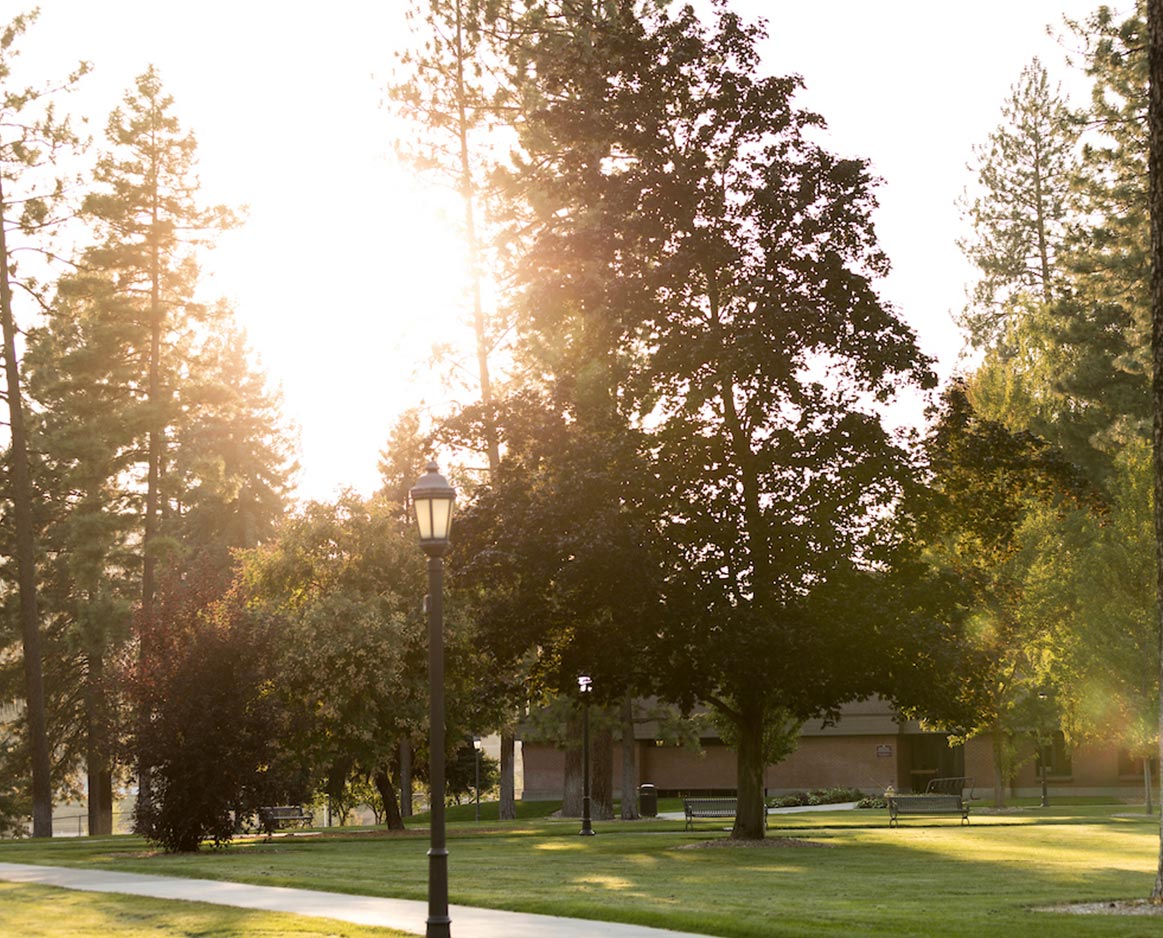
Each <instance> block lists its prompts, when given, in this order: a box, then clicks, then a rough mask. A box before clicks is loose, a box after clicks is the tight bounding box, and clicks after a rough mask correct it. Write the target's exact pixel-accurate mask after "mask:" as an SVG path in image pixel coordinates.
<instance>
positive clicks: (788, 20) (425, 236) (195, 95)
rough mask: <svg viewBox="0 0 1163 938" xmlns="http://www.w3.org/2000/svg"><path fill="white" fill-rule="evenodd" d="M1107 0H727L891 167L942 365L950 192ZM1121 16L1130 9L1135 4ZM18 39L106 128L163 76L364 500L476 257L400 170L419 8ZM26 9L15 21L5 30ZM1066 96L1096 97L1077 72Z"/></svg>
mask: <svg viewBox="0 0 1163 938" xmlns="http://www.w3.org/2000/svg"><path fill="white" fill-rule="evenodd" d="M1098 5H1099V3H1098V0H975V2H973V3H934V2H932V0H875V2H870V0H816V2H813V3H804V2H802V0H794V2H792V0H734V3H733V7H734V8H735V9H737V10H738V11H739V12H741V13H743V14H744V15H745V16H748V17H753V16H757V15H763V16H766V17H767V18H768V19H769V21H770V33H771V38H770V40H769V41H768V42H767V44H766V45H765V46H764V48H763V52H764V68H765V70H766V71H770V72H772V73H778V74H785V73H788V72H798V73H800V74H801V75H802V76H803V78H804V81H805V83H806V86H807V88H806V90H805V91H804V92H803V93H802V95H801V96H800V98H799V100H800V102H801V104H802V105H804V106H807V107H811V108H813V109H814V110H817V111H819V112H820V113H821V114H823V116H824V117H825V118H826V119H827V121H828V123H829V126H830V131H829V140H830V143H831V146H832V148H833V149H834V150H836V151H837V152H840V153H842V154H844V155H851V156H862V157H866V158H868V159H870V160H871V161H872V164H873V167H874V169H875V171H876V172H877V173H878V174H879V175H880V176H881V177H882V178H883V179H884V185H883V187H882V188H881V190H880V202H881V209H880V211H879V214H878V217H877V223H878V226H879V231H880V236H881V241H882V244H883V246H884V247H885V249H886V250H887V252H888V254H889V256H890V257H891V258H892V261H893V264H894V271H893V273H892V275H891V276H890V277H889V279H888V280H887V281H886V282H885V283H884V284H883V293H884V296H885V297H886V298H887V299H889V300H890V301H891V302H893V303H894V304H895V305H896V306H897V307H898V308H899V309H900V311H901V313H902V314H903V316H904V317H905V318H906V319H907V320H908V321H909V322H910V323H912V324H913V326H914V327H915V328H916V329H917V330H918V332H919V334H920V336H921V342H922V347H923V348H924V349H925V351H927V352H928V353H929V354H931V355H934V356H936V357H937V359H938V361H939V364H940V369H941V372H942V374H948V373H949V372H950V371H951V370H952V369H953V368H954V367H955V365H956V359H957V354H958V351H959V349H960V344H961V343H960V338H959V337H958V336H957V334H956V330H955V328H954V326H953V325H952V321H951V319H950V313H951V311H954V310H957V309H959V308H960V306H961V304H962V299H963V295H964V285H965V283H966V282H967V280H968V279H969V278H970V276H971V272H970V270H969V269H968V268H967V266H966V265H965V264H964V262H963V260H962V259H961V256H960V252H959V251H958V249H957V247H956V244H955V241H956V239H957V237H958V235H959V233H960V232H961V226H960V218H959V215H958V211H957V208H956V206H955V200H956V198H957V196H958V195H959V194H960V192H961V191H962V189H963V187H964V186H965V185H966V184H967V182H968V181H969V175H968V172H967V171H966V169H965V164H966V162H967V161H968V160H969V159H970V157H971V148H972V146H973V144H975V143H979V142H981V141H983V140H984V139H985V137H986V135H987V134H988V133H989V132H990V130H991V129H992V128H993V127H994V126H995V125H996V124H997V122H998V120H999V116H1000V107H1001V104H1002V102H1003V100H1004V99H1005V97H1006V96H1007V94H1008V91H1009V88H1010V86H1011V85H1012V84H1013V83H1014V82H1015V81H1016V80H1017V78H1018V75H1019V73H1020V71H1021V69H1022V67H1023V66H1024V65H1025V64H1026V63H1027V62H1028V61H1029V60H1030V59H1031V58H1032V57H1033V56H1035V55H1038V56H1040V57H1041V58H1042V60H1043V62H1044V63H1045V64H1046V65H1047V67H1048V68H1049V69H1050V71H1051V75H1052V76H1055V75H1058V76H1059V77H1061V78H1062V80H1063V81H1064V82H1066V81H1067V80H1068V78H1069V73H1068V72H1067V71H1066V69H1065V67H1064V66H1063V64H1062V63H1063V59H1064V55H1065V50H1063V48H1061V47H1060V46H1059V45H1058V44H1057V43H1056V42H1055V41H1054V40H1053V39H1051V38H1048V37H1047V36H1046V30H1045V27H1046V26H1047V25H1048V24H1056V25H1057V24H1060V23H1061V21H1062V15H1063V14H1064V13H1065V14H1067V15H1069V16H1072V17H1074V18H1081V17H1084V16H1085V15H1087V14H1088V13H1090V12H1091V11H1092V10H1093V9H1095V8H1096V7H1097V6H1098ZM1125 5H1129V0H1127V3H1126V4H1125ZM40 7H41V16H40V19H39V21H38V22H37V23H36V24H35V25H34V26H33V27H32V29H31V31H30V32H29V33H28V34H27V35H26V37H25V39H24V41H23V43H22V44H21V46H20V48H21V50H22V53H21V55H22V62H23V64H24V67H25V68H26V69H28V70H29V71H30V72H31V71H33V66H36V72H37V73H38V74H40V75H42V76H43V77H44V78H50V77H57V76H59V75H62V74H63V73H64V72H65V71H66V70H67V69H68V68H69V67H70V66H71V65H72V64H73V63H75V62H76V61H77V60H78V59H88V60H90V61H92V62H93V64H94V66H95V69H94V72H93V74H92V75H90V76H89V77H88V78H87V79H86V80H85V83H84V90H83V92H82V93H81V94H78V95H77V96H76V97H75V98H74V99H73V105H74V107H75V109H76V110H78V111H84V112H85V113H88V114H89V115H90V116H91V121H92V126H91V130H92V132H93V134H94V136H95V137H97V138H99V139H100V138H101V132H102V131H103V128H104V123H105V119H106V117H107V115H108V113H109V112H110V111H111V110H112V109H113V107H115V106H116V105H117V104H118V103H119V101H120V100H121V97H122V95H123V94H124V92H125V90H126V89H128V88H129V87H130V85H131V84H132V82H133V79H134V77H135V76H137V75H138V74H140V73H141V72H143V71H144V70H145V68H146V67H147V65H149V64H150V63H152V64H154V65H155V66H157V68H158V69H159V71H160V73H161V76H162V79H163V81H164V82H165V85H166V87H167V89H168V91H169V92H170V93H171V94H172V95H173V97H174V99H175V110H176V112H177V113H178V114H179V116H180V117H181V119H182V121H183V124H184V126H186V127H187V128H189V129H192V130H193V131H194V132H195V133H196V135H197V137H198V141H199V153H200V166H201V177H202V181H203V192H204V195H205V197H206V199H207V200H208V201H210V200H212V201H215V202H225V203H227V204H230V205H233V206H238V205H248V206H249V216H248V217H249V222H248V224H247V225H246V226H245V228H244V229H243V230H242V231H240V232H238V233H234V234H232V235H230V236H229V237H228V238H227V239H226V240H225V241H224V243H223V244H222V245H221V246H220V247H219V249H218V250H217V251H216V252H215V254H214V256H213V258H212V259H211V262H210V265H209V266H212V267H213V270H214V279H213V281H212V283H211V284H209V289H208V292H209V293H210V294H211V295H224V296H227V297H228V298H230V299H232V300H233V302H234V304H235V306H236V309H237V312H238V316H239V319H240V321H241V322H242V323H243V325H244V326H245V327H246V329H247V330H248V333H249V337H250V341H251V344H252V346H253V347H254V348H255V349H256V351H257V352H258V353H259V355H260V357H261V360H262V363H263V365H264V367H265V369H266V371H267V373H268V374H269V375H270V377H271V379H272V380H273V381H274V382H276V383H277V384H279V385H280V386H281V387H282V390H283V394H284V400H285V408H286V413H287V414H288V415H289V416H290V417H292V418H293V419H294V420H295V421H296V422H297V423H298V424H299V426H300V429H301V434H302V463H303V475H302V477H301V486H300V491H301V494H302V495H304V496H305V497H315V498H327V497H330V496H332V495H334V494H335V493H336V492H337V491H338V490H339V489H340V488H342V487H344V486H352V487H354V488H356V489H358V490H360V491H364V492H367V491H370V490H371V489H372V488H374V487H375V485H376V483H377V472H376V461H377V457H378V453H379V451H380V450H381V449H382V447H383V444H384V441H385V439H386V437H387V433H388V430H389V428H390V426H391V424H392V423H393V420H394V418H395V416H396V415H397V414H398V413H400V412H401V411H402V410H404V409H405V408H407V407H410V406H415V405H417V404H422V403H426V402H427V403H434V404H438V403H439V401H440V397H441V392H440V390H439V383H438V382H436V381H435V380H433V378H432V377H430V376H429V375H428V374H427V366H428V358H429V349H430V347H431V344H432V342H433V341H449V340H452V341H462V340H463V341H468V340H469V338H470V336H469V329H468V325H467V322H466V319H465V316H464V314H463V311H462V309H461V302H460V297H459V293H458V290H457V284H458V282H459V276H460V275H459V274H458V273H457V264H458V260H459V258H460V256H461V253H462V252H461V248H460V247H459V245H457V244H456V243H455V241H454V240H450V237H449V235H448V232H449V231H450V226H449V225H448V224H447V223H446V221H445V220H444V219H442V218H441V217H440V212H439V211H438V210H436V209H434V208H433V207H432V205H433V204H434V203H433V200H432V199H431V198H426V197H425V195H424V194H423V192H422V190H421V189H419V188H418V187H416V186H414V185H413V184H412V183H411V181H410V180H409V177H408V176H407V174H406V173H405V172H404V171H402V170H401V169H400V168H399V167H397V166H395V165H394V161H393V158H392V156H391V143H392V142H391V139H390V132H389V127H388V120H387V114H386V111H385V110H384V109H383V108H382V107H381V102H382V98H383V87H384V84H385V82H386V79H387V78H388V76H389V73H390V69H391V62H392V57H391V50H392V49H393V48H394V47H396V46H397V45H399V44H400V42H401V41H402V37H403V35H404V30H405V29H406V26H405V23H404V15H403V14H404V9H405V7H406V3H405V0H380V2H371V0H330V2H328V3H327V4H322V5H321V4H317V3H307V2H303V0H283V2H282V3H279V4H273V3H268V2H265V0H232V2H225V0H197V2H193V0H100V2H95V0H41V2H40ZM19 9H20V7H18V6H13V5H11V4H10V5H9V11H10V12H8V13H5V14H0V17H2V18H3V19H4V20H7V19H8V18H9V17H10V16H11V15H12V13H14V12H16V11H18V10H19ZM1069 80H1070V82H1071V84H1070V85H1069V87H1070V88H1071V89H1072V90H1075V89H1079V88H1081V89H1083V93H1084V89H1085V85H1079V84H1077V83H1076V82H1077V79H1076V78H1073V79H1069Z"/></svg>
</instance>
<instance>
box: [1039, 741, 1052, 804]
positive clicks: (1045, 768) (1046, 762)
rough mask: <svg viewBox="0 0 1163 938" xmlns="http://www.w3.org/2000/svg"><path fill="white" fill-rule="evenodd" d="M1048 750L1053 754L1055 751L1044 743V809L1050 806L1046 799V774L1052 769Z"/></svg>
mask: <svg viewBox="0 0 1163 938" xmlns="http://www.w3.org/2000/svg"><path fill="white" fill-rule="evenodd" d="M1047 750H1049V751H1050V752H1053V750H1052V749H1050V747H1049V746H1047V745H1046V744H1045V743H1043V744H1042V804H1041V807H1043V808H1044V807H1046V806H1047V805H1048V804H1049V801H1047V799H1046V772H1047V771H1049V768H1050V760H1049V759H1048V758H1047V755H1048V753H1047Z"/></svg>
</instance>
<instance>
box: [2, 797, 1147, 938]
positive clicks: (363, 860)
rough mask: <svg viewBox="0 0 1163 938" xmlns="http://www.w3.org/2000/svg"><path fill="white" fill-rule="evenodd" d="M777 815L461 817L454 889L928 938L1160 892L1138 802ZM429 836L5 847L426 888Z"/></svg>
mask: <svg viewBox="0 0 1163 938" xmlns="http://www.w3.org/2000/svg"><path fill="white" fill-rule="evenodd" d="M1123 815H1126V816H1123ZM777 823H778V824H779V826H778V827H777V828H775V829H773V830H772V831H771V832H770V834H771V837H772V838H776V837H786V838H789V839H790V840H791V841H793V842H798V843H801V844H802V843H808V844H812V845H814V846H813V847H802V848H796V847H791V846H767V847H751V846H748V847H738V848H729V849H710V848H704V847H701V845H703V844H706V843H714V842H721V841H722V839H723V838H724V837H725V834H724V833H723V832H722V830H721V829H719V828H718V827H717V826H715V825H710V826H708V827H707V828H705V829H700V830H696V831H694V832H692V833H684V832H683V831H682V829H681V828H682V823H681V822H677V823H675V822H642V823H633V824H623V823H620V822H610V823H606V824H602V823H598V824H596V825H595V827H596V829H597V830H598V833H599V836H598V837H593V838H579V837H578V836H577V824H576V821H553V820H543V821H538V820H530V821H526V822H519V825H520V826H519V827H507V826H501V827H497V826H494V825H487V827H486V825H484V824H482V825H481V826H480V827H477V826H475V825H473V824H471V823H469V824H454V825H452V826H451V827H450V830H449V841H450V842H449V849H450V886H451V900H452V902H453V903H455V904H460V905H471V906H480V907H486V908H506V909H511V910H514V911H528V912H540V913H545V914H555V915H564V916H573V917H578V918H588V919H599V920H606V921H621V922H627V923H631V924H642V925H650V926H654V927H661V928H670V929H674V930H677V931H685V932H695V933H701V934H707V935H722V936H726V938H767V936H780V935H795V936H799V935H845V936H847V935H861V936H869V938H872V936H886V938H887V936H893V938H897V936H918V938H920V936H928V935H931V934H932V933H933V928H934V925H935V923H937V922H939V923H940V930H941V932H942V934H944V935H951V936H966V938H969V936H978V935H983V934H1004V933H1008V932H1013V931H1015V930H1016V929H1027V930H1033V931H1034V933H1036V934H1063V935H1065V934H1069V935H1071V936H1090V935H1096V936H1107V935H1136V934H1143V927H1144V925H1146V923H1144V922H1143V920H1142V919H1141V918H1140V919H1137V920H1136V919H1133V918H1126V917H1121V916H1108V915H1090V916H1073V915H1066V914H1059V913H1051V912H1035V911H1033V910H1034V909H1036V908H1047V907H1053V906H1056V905H1060V904H1062V903H1066V902H1085V901H1089V902H1098V901H1106V900H1117V899H1134V898H1139V897H1142V896H1144V895H1146V894H1147V893H1148V892H1149V889H1150V884H1151V880H1152V876H1153V871H1154V864H1155V856H1156V852H1157V849H1158V828H1157V827H1156V819H1153V818H1149V817H1145V816H1143V815H1141V814H1135V813H1134V809H1128V808H1126V807H1123V806H1117V807H1115V806H1106V807H1101V806H1099V807H1090V806H1074V807H1063V808H1059V809H1043V810H1041V811H1038V810H1037V809H1028V810H1023V811H1017V812H1013V813H1008V814H1004V815H996V816H989V815H985V814H975V815H974V817H973V823H972V824H971V825H970V826H969V827H961V826H960V825H959V823H958V821H957V820H956V819H954V820H952V821H947V820H945V819H931V820H930V819H922V818H917V819H916V820H912V821H910V822H909V823H908V824H907V825H903V826H902V827H901V828H898V829H895V830H890V829H889V828H888V827H887V818H886V817H885V816H884V815H883V812H875V811H874V812H855V811H849V812H822V813H820V814H812V815H795V816H789V817H783V818H779V819H778V822H777ZM426 847H427V844H426V838H425V837H424V836H423V832H412V833H409V834H405V835H402V836H384V835H382V834H370V835H369V834H359V833H356V832H351V833H348V834H342V835H339V836H326V837H323V836H296V837H290V838H285V839H280V840H275V841H272V842H269V843H263V842H258V843H252V844H239V845H237V846H235V847H232V848H230V849H228V850H225V851H219V852H214V851H204V852H202V853H200V854H197V855H192V856H184V857H163V856H154V855H150V854H149V853H148V852H146V851H144V850H143V849H142V845H141V842H140V841H136V840H134V839H132V838H112V839H108V840H105V841H104V842H101V843H97V842H76V841H74V842H71V843H63V842H52V843H49V844H46V843H44V842H32V841H26V842H16V843H10V844H4V845H0V860H2V861H9V862H38V863H49V864H57V863H59V864H72V865H79V866H91V867H98V868H107V869H122V870H127V871H133V872H148V873H154V874H159V873H160V874H163V875H165V874H169V875H182V876H192V877H203V878H208V879H225V880H234V881H239V882H253V883H259V884H266V885H283V886H305V887H309V888H314V889H326V890H335V891H338V892H349V893H359V894H366V895H395V896H399V897H402V898H412V899H422V898H424V896H425V889H426V878H425V874H426V863H425V851H426ZM1152 924H1154V923H1152ZM1159 924H1160V926H1161V927H1160V929H1159V930H1161V931H1163V923H1159ZM1154 930H1155V929H1152V931H1154Z"/></svg>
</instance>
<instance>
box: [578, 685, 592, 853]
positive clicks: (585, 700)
mask: <svg viewBox="0 0 1163 938" xmlns="http://www.w3.org/2000/svg"><path fill="white" fill-rule="evenodd" d="M593 689H594V679H593V678H592V677H590V676H589V675H588V674H581V675H579V676H578V679H577V690H578V693H579V694H581V699H582V829H581V830H580V831H578V834H579V835H580V836H582V837H593V836H594V826H593V824H592V823H591V821H590V694H591V693H592V692H593Z"/></svg>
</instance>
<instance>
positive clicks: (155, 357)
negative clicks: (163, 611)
mask: <svg viewBox="0 0 1163 938" xmlns="http://www.w3.org/2000/svg"><path fill="white" fill-rule="evenodd" d="M158 238H159V231H158V210H157V207H156V204H155V207H154V215H153V225H152V228H151V230H150V305H149V333H150V334H149V366H148V367H149V371H148V377H147V384H146V400H147V401H148V403H149V430H148V433H147V438H148V444H147V446H148V449H147V457H146V458H147V464H146V482H145V519H144V523H143V530H142V555H143V556H142V562H141V622H140V626H139V629H140V631H139V634H138V645H139V647H138V656H139V660H140V661H141V662H142V663H143V664H144V663H146V662H149V660H150V657H151V655H152V653H153V642H154V641H155V638H156V637H155V635H154V598H155V596H156V595H157V556H156V553H155V550H154V547H155V544H154V541H155V539H156V538H157V535H158V523H159V515H160V513H161V512H160V505H161V462H162V436H163V433H164V432H165V431H164V425H163V421H162V418H161V354H162V351H161V346H162V343H161V336H162V302H161V246H160V244H159V243H158ZM137 718H138V720H141V721H145V720H148V719H149V714H148V713H139V714H138V715H137ZM137 757H138V766H137V800H138V802H139V804H141V805H148V804H149V802H150V799H151V797H152V784H151V781H150V775H151V766H150V764H149V759H148V757H147V756H146V755H145V754H144V753H143V752H138V754H137Z"/></svg>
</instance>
